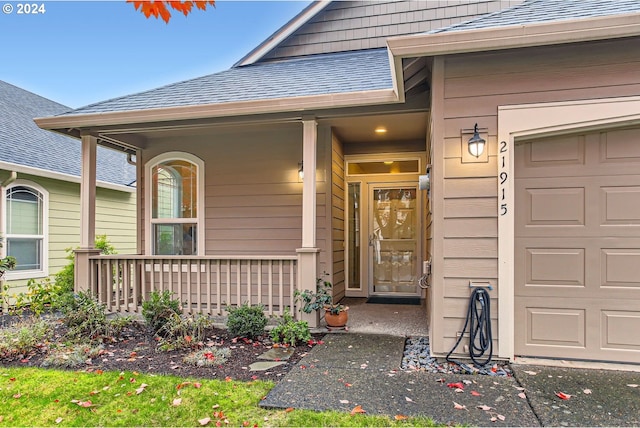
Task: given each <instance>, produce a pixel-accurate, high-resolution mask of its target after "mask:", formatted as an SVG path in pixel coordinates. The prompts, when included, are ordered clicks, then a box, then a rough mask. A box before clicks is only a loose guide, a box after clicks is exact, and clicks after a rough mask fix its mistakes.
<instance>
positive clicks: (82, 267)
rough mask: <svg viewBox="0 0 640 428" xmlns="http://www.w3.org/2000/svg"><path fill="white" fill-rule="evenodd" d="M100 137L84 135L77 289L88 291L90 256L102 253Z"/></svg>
mask: <svg viewBox="0 0 640 428" xmlns="http://www.w3.org/2000/svg"><path fill="white" fill-rule="evenodd" d="M97 146H98V139H97V138H96V137H95V136H93V135H88V134H83V135H82V179H81V181H80V248H79V249H78V250H76V251H75V255H76V260H75V275H74V276H75V290H76V291H86V290H88V289H89V286H90V284H91V266H90V264H89V257H91V256H93V255H98V254H100V250H97V249H95V248H94V245H95V239H96V150H97Z"/></svg>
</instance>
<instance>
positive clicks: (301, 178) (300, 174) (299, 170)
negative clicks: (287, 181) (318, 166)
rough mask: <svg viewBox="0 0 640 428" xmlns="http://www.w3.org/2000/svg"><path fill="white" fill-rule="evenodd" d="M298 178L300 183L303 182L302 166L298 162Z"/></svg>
mask: <svg viewBox="0 0 640 428" xmlns="http://www.w3.org/2000/svg"><path fill="white" fill-rule="evenodd" d="M298 178H299V179H300V181H302V180H304V165H303V162H298Z"/></svg>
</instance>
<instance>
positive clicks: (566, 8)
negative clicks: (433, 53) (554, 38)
mask: <svg viewBox="0 0 640 428" xmlns="http://www.w3.org/2000/svg"><path fill="white" fill-rule="evenodd" d="M637 12H640V1H638V0H527V1H525V2H524V3H521V4H519V5H517V6H513V7H511V8H508V9H503V10H500V11H497V12H494V13H490V14H488V15H484V16H481V17H479V18H476V19H473V20H470V21H465V22H461V23H459V24H454V25H451V26H449V27H444V28H439V29H436V30H432V31H430V32H429V34H433V33H445V32H452V31H464V30H476V29H480V28H495V27H505V26H509V25H524V24H533V23H539V22H550V21H564V20H574V19H580V18H595V17H601V16H610V15H622V14H626V13H637Z"/></svg>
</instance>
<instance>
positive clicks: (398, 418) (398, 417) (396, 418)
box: [393, 415, 408, 421]
mask: <svg viewBox="0 0 640 428" xmlns="http://www.w3.org/2000/svg"><path fill="white" fill-rule="evenodd" d="M393 418H394V419H395V420H396V421H404V420H405V419H408V417H407V416H405V415H395V416H394V417H393Z"/></svg>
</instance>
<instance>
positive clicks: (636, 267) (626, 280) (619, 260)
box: [600, 248, 640, 336]
mask: <svg viewBox="0 0 640 428" xmlns="http://www.w3.org/2000/svg"><path fill="white" fill-rule="evenodd" d="M600 269H601V276H600V277H601V287H604V288H608V289H611V288H625V289H631V290H628V291H633V290H635V291H636V292H637V293H640V249H638V248H602V249H601V251H600ZM612 291H613V290H612ZM624 291H625V292H626V291H627V290H624ZM638 298H640V296H638ZM639 331H640V330H639ZM639 336H640V334H639Z"/></svg>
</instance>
